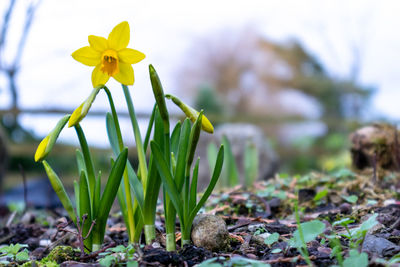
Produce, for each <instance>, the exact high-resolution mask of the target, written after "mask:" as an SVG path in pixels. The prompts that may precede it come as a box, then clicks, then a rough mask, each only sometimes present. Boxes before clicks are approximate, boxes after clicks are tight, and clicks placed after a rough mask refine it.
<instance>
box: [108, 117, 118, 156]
mask: <svg viewBox="0 0 400 267" xmlns="http://www.w3.org/2000/svg"><path fill="white" fill-rule="evenodd" d="M106 127H107V136H108V141H109V142H110V145H111V149H112V150H113V152H114V155H118V154H119V152H120V151H119V144H118V135H117V130H116V129H115V123H114V118H113V116H112V115H111V113H109V112H107V115H106Z"/></svg>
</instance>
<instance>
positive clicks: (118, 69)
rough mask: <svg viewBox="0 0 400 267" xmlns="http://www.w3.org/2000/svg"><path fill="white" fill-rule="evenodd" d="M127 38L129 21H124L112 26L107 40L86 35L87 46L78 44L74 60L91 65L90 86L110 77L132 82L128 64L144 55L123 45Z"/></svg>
mask: <svg viewBox="0 0 400 267" xmlns="http://www.w3.org/2000/svg"><path fill="white" fill-rule="evenodd" d="M129 39H130V29H129V24H128V22H126V21H124V22H121V23H120V24H118V25H117V26H115V27H114V29H113V30H112V31H111V33H110V34H109V35H108V39H106V38H104V37H99V36H94V35H89V44H90V46H85V47H82V48H80V49H78V50H76V51H75V52H74V53H72V57H73V58H74V59H75V60H77V61H79V62H81V63H82V64H85V65H87V66H91V67H95V68H94V70H93V72H92V84H93V87H97V86H99V85H104V84H106V82H107V81H108V80H109V79H110V77H113V78H114V79H115V80H117V81H118V82H120V83H121V84H124V85H132V84H133V83H134V75H133V68H132V64H135V63H138V62H139V61H141V60H143V59H144V58H145V55H144V54H143V53H142V52H139V51H137V50H134V49H131V48H127V46H128V44H129Z"/></svg>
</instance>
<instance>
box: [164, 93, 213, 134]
mask: <svg viewBox="0 0 400 267" xmlns="http://www.w3.org/2000/svg"><path fill="white" fill-rule="evenodd" d="M165 97H166V98H168V99H170V100H172V102H174V103H175V104H176V105H177V106H178V107H179V108H180V109H181V110H182V111H183V112H184V113H185V115H186V117H188V118H189V119H190V120H191V121H192V122H193V123H194V122H195V121H196V120H197V118H198V117H199V114H200V112H198V111H197V110H195V109H194V108H192V107H190V106H188V105H186V104H185V103H183V102H182V101H181V100H180V99H179V98H177V97H176V96H173V95H170V94H166V95H165ZM201 129H202V130H203V131H205V132H207V133H211V134H212V133H214V127H213V125H212V124H211V122H210V121H209V120H208V119H207V117H206V116H205V115H203V117H202V120H201Z"/></svg>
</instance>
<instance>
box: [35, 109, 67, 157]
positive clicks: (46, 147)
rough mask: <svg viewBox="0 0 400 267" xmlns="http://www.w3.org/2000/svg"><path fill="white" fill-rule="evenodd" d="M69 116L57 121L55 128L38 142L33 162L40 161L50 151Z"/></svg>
mask: <svg viewBox="0 0 400 267" xmlns="http://www.w3.org/2000/svg"><path fill="white" fill-rule="evenodd" d="M70 117H71V115H69V114H68V115H65V116H64V117H63V118H62V119H61V120H59V121H58V123H57V125H56V127H54V129H53V130H52V131H51V132H50V133H49V134H48V135H47V136H46V137H45V138H43V140H42V141H41V142H40V144H39V146H38V148H37V149H36V153H35V161H36V162H38V161H42V160H43V159H44V158H45V157H46V156H47V155H48V154H49V153H50V151H51V149H52V148H53V146H54V144H55V143H56V141H57V138H58V136H59V135H60V133H61V131H62V129H63V128H64V126H65V124H67V121H68V120H69V118H70Z"/></svg>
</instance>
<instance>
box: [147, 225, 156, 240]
mask: <svg viewBox="0 0 400 267" xmlns="http://www.w3.org/2000/svg"><path fill="white" fill-rule="evenodd" d="M144 236H145V237H146V245H150V244H152V243H153V240H154V239H156V227H155V226H154V224H147V225H145V226H144Z"/></svg>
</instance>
